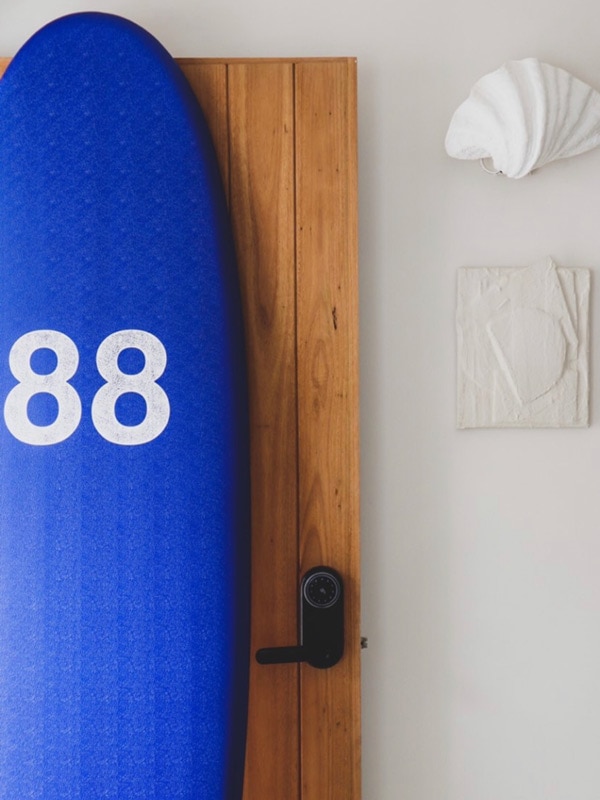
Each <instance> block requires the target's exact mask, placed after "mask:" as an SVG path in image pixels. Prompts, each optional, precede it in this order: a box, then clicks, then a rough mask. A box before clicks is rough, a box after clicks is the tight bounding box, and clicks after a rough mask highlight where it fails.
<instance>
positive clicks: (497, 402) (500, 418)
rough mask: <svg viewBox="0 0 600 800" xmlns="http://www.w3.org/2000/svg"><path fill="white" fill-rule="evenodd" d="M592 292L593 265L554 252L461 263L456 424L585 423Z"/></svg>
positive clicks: (565, 425) (551, 425)
mask: <svg viewBox="0 0 600 800" xmlns="http://www.w3.org/2000/svg"><path fill="white" fill-rule="evenodd" d="M589 297H590V271H589V270H588V269H569V268H562V267H557V266H556V265H555V264H554V262H553V261H552V259H551V258H546V259H543V260H542V261H539V262H537V263H535V264H533V265H532V266H530V267H525V268H486V267H465V268H463V269H460V270H459V271H458V286H457V312H456V328H457V427H458V428H461V429H463V428H581V427H586V426H587V425H588V424H589V401H588V395H589V376H588V371H589V364H588V355H589Z"/></svg>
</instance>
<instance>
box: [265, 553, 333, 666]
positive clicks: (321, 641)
mask: <svg viewBox="0 0 600 800" xmlns="http://www.w3.org/2000/svg"><path fill="white" fill-rule="evenodd" d="M299 600H300V602H299V611H300V644H299V645H295V646H290V647H267V648H263V649H262V650H259V651H258V652H257V653H256V660H257V661H258V663H259V664H295V663H299V662H301V661H305V662H307V663H308V664H310V665H311V666H312V667H317V669H328V668H329V667H333V666H334V665H335V664H337V663H338V661H339V660H340V659H341V657H342V656H343V654H344V585H343V582H342V578H341V576H340V574H339V573H338V572H336V570H334V569H332V568H331V567H313V569H311V570H309V571H308V572H307V573H306V575H304V577H303V578H302V581H301V583H300V598H299Z"/></svg>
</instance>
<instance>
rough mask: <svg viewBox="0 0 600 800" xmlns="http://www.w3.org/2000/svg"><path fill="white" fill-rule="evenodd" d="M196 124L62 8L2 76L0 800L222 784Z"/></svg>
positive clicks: (233, 405)
mask: <svg viewBox="0 0 600 800" xmlns="http://www.w3.org/2000/svg"><path fill="white" fill-rule="evenodd" d="M233 252H234V251H233V245H232V239H231V233H230V227H229V222H228V217H227V211H226V206H225V201H224V196H223V191H222V187H221V183H220V178H219V171H218V167H217V163H216V160H215V155H214V152H213V147H212V143H211V141H210V137H209V134H208V132H207V127H206V124H205V121H204V119H203V116H202V113H201V111H200V109H199V107H198V104H197V102H196V100H195V98H194V96H193V94H192V92H191V90H190V88H189V86H188V84H187V83H186V81H185V79H184V77H183V75H182V73H181V72H180V70H179V68H178V67H177V65H176V64H175V62H174V61H173V59H172V58H171V57H170V56H169V55H168V54H167V52H166V51H165V50H164V49H163V47H162V46H161V45H160V44H159V43H158V42H157V41H156V40H155V39H154V38H153V37H151V36H150V35H149V34H148V33H146V32H145V31H143V30H142V29H140V28H139V27H137V26H136V25H134V24H132V23H130V22H128V21H126V20H123V19H121V18H119V17H114V16H111V15H105V14H95V13H85V14H75V15H72V16H68V17H64V18H62V19H59V20H57V21H56V22H53V23H51V24H50V25H48V26H47V27H45V28H44V29H42V30H41V31H40V32H39V33H37V34H36V35H35V36H33V38H32V39H31V40H30V41H29V42H27V44H26V45H25V46H24V47H23V48H22V50H21V51H20V52H19V53H18V55H17V56H16V57H15V58H14V60H13V61H12V62H11V64H10V66H9V68H8V71H7V72H6V74H5V76H4V78H3V79H2V81H1V82H0V409H2V413H1V414H0V798H1V799H2V800H27V799H28V798H42V800H59V798H60V800H67V799H69V800H70V799H71V798H72V799H73V800H75V798H77V799H78V800H92V799H93V798H114V799H115V800H117V799H118V800H133V798H153V799H155V800H176V799H177V798H186V799H187V800H192V798H193V800H220V798H226V800H239V798H240V797H241V794H242V777H243V758H244V745H245V730H246V709H247V691H248V687H247V675H248V649H249V643H248V637H249V597H248V593H249V500H248V441H247V439H248V434H247V404H246V386H245V366H244V346H243V339H242V324H241V313H240V302H239V296H238V285H237V275H236V268H235V263H234V255H233Z"/></svg>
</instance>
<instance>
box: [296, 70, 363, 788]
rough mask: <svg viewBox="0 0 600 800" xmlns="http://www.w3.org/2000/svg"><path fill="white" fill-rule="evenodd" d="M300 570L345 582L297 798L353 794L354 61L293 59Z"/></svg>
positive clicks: (309, 723)
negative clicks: (341, 628) (335, 652)
mask: <svg viewBox="0 0 600 800" xmlns="http://www.w3.org/2000/svg"><path fill="white" fill-rule="evenodd" d="M295 85H296V182H297V190H296V206H297V297H298V319H297V326H298V333H297V336H298V432H299V505H300V547H301V551H300V561H301V571H302V572H304V571H305V570H306V569H308V568H310V567H312V566H315V565H316V564H327V565H330V566H333V567H335V568H336V569H338V570H339V572H340V573H341V574H342V576H343V578H344V581H345V586H346V606H345V611H346V620H347V624H346V631H345V633H346V654H345V656H344V658H343V659H342V661H341V662H340V663H339V664H338V665H336V666H335V667H333V668H332V669H330V670H323V671H319V670H313V669H311V668H310V667H303V668H302V671H301V713H302V720H301V758H302V764H301V770H302V800H349V799H350V798H352V800H355V799H356V798H359V797H360V691H359V686H360V635H359V631H360V627H359V608H360V603H359V580H358V576H359V507H358V492H359V463H358V347H357V344H358V343H357V333H358V274H357V203H356V198H357V187H356V181H357V177H356V175H357V169H356V64H355V62H354V61H353V60H346V61H341V62H335V63H334V62H330V63H323V64H313V63H300V64H298V65H297V66H296V84H295Z"/></svg>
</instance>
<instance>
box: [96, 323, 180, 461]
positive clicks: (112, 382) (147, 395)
mask: <svg viewBox="0 0 600 800" xmlns="http://www.w3.org/2000/svg"><path fill="white" fill-rule="evenodd" d="M129 348H133V349H136V350H140V351H141V352H142V353H143V355H144V358H145V361H146V363H145V364H144V368H143V369H142V371H141V372H138V373H136V374H135V375H129V374H128V373H126V372H122V371H121V370H120V369H119V364H118V359H119V355H120V354H121V353H122V352H123V350H127V349H129ZM96 364H97V366H98V372H99V373H100V375H102V377H103V378H104V380H105V381H106V383H105V384H104V386H102V387H101V388H100V389H99V390H98V392H97V393H96V396H95V397H94V400H93V403H92V420H93V422H94V425H95V427H96V430H97V431H98V433H99V434H100V435H101V436H103V437H104V438H105V439H107V440H108V441H109V442H113V443H114V444H120V445H138V444H145V443H146V442H150V441H152V439H156V437H157V436H159V435H160V434H161V433H162V432H163V431H164V429H165V428H166V426H167V423H168V421H169V416H170V413H171V409H170V405H169V398H168V397H167V394H166V392H165V391H164V389H162V388H161V387H160V386H159V385H158V384H157V383H156V381H157V380H158V378H160V376H161V375H162V374H163V372H164V371H165V367H166V365H167V352H166V350H165V348H164V345H163V344H162V342H161V341H160V339H157V337H156V336H154V335H153V334H151V333H148V332H147V331H138V330H124V331H117V332H116V333H112V334H111V335H110V336H107V338H106V339H105V340H104V341H103V342H102V344H101V345H100V347H99V348H98V353H97V355H96ZM127 393H134V394H139V395H141V396H142V397H143V398H144V400H145V402H146V416H145V418H144V419H143V420H142V422H140V423H139V425H123V424H122V423H120V422H119V420H118V419H117V416H116V413H115V405H116V402H117V400H118V398H119V397H120V396H121V395H123V394H127Z"/></svg>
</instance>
